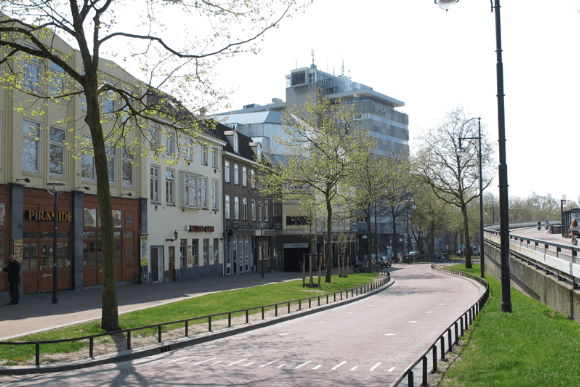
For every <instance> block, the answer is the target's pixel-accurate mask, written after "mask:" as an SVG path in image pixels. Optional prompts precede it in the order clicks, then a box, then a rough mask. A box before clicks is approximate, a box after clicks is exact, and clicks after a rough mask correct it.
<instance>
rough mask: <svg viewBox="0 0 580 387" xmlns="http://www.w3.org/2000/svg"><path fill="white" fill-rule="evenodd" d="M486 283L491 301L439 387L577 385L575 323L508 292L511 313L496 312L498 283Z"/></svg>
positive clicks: (579, 330) (579, 357)
mask: <svg viewBox="0 0 580 387" xmlns="http://www.w3.org/2000/svg"><path fill="white" fill-rule="evenodd" d="M450 268H453V269H456V270H462V271H467V272H470V273H472V274H475V275H479V273H480V268H479V265H473V269H469V270H466V269H465V266H464V265H455V266H451V267H450ZM485 279H486V280H487V281H488V283H489V285H490V298H489V300H488V301H487V303H486V305H485V307H484V308H483V309H482V311H481V313H480V314H479V315H478V316H477V318H476V319H475V321H474V325H473V327H474V329H470V330H469V331H467V332H466V335H465V337H464V340H465V341H466V342H467V345H466V347H465V348H464V350H463V352H462V353H461V356H460V360H458V361H456V363H455V367H452V368H451V369H450V370H449V371H447V372H446V373H445V376H444V378H443V381H442V383H441V386H447V387H455V386H468V387H474V386H502V387H503V386H522V387H523V386H525V387H529V386H580V325H579V324H577V323H575V322H574V321H572V320H569V319H567V318H566V317H564V316H563V315H561V314H559V313H556V312H554V311H553V310H551V309H550V308H548V307H546V306H544V305H543V304H542V303H541V302H539V301H535V300H533V299H531V298H529V297H527V296H525V295H524V294H522V293H520V292H518V291H517V290H515V289H513V288H512V289H511V302H512V310H513V312H512V313H501V312H500V304H501V283H500V282H499V281H497V280H495V279H494V278H491V277H489V276H486V278H485Z"/></svg>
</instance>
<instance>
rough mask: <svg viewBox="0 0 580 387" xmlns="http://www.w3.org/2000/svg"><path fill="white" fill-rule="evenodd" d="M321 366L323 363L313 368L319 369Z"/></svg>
mask: <svg viewBox="0 0 580 387" xmlns="http://www.w3.org/2000/svg"><path fill="white" fill-rule="evenodd" d="M320 367H322V364H319V365H317V366H316V367H314V368H313V370H317V369H319V368H320Z"/></svg>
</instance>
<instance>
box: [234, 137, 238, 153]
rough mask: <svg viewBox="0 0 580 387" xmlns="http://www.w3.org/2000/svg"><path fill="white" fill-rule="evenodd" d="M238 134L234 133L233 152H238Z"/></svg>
mask: <svg viewBox="0 0 580 387" xmlns="http://www.w3.org/2000/svg"><path fill="white" fill-rule="evenodd" d="M238 144H239V143H238V134H237V133H236V134H234V152H236V153H238V152H239V146H238Z"/></svg>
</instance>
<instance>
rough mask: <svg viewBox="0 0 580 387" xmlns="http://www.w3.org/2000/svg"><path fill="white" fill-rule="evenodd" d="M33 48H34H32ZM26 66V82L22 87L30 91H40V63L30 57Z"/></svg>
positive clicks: (24, 81)
mask: <svg viewBox="0 0 580 387" xmlns="http://www.w3.org/2000/svg"><path fill="white" fill-rule="evenodd" d="M30 48H33V49H34V47H30ZM25 61H26V63H25V64H24V68H23V69H22V70H23V71H24V80H23V82H22V86H23V87H24V89H26V90H28V91H38V89H39V86H40V85H39V79H40V61H39V60H38V59H37V58H36V57H30V56H29V57H28V58H27V59H25Z"/></svg>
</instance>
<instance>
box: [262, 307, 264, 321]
mask: <svg viewBox="0 0 580 387" xmlns="http://www.w3.org/2000/svg"><path fill="white" fill-rule="evenodd" d="M263 319H264V307H263V306H262V320H263Z"/></svg>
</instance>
